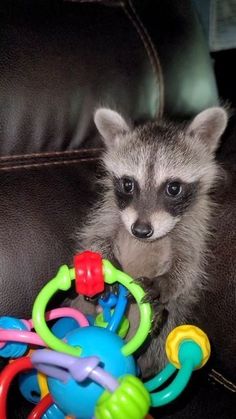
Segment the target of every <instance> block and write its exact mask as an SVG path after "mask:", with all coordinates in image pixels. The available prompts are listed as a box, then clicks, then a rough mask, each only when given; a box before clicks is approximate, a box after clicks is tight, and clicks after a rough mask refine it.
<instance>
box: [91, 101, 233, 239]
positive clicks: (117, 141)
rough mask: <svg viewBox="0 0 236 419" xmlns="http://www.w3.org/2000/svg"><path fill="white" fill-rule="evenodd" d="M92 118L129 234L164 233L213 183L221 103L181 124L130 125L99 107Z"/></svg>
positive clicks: (222, 122)
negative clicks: (101, 139) (184, 124)
mask: <svg viewBox="0 0 236 419" xmlns="http://www.w3.org/2000/svg"><path fill="white" fill-rule="evenodd" d="M95 123H96V125H97V127H98V130H99V131H100V133H101V134H102V136H103V139H104V142H105V143H106V145H107V151H106V153H105V155H104V163H105V166H106V169H107V171H108V173H109V175H110V180H111V182H112V186H113V191H114V196H115V199H116V203H117V207H118V209H119V212H120V217H121V220H122V221H123V223H124V225H125V227H126V229H127V230H128V232H129V233H130V234H131V235H133V236H134V237H136V238H138V239H141V240H148V241H152V240H156V239H159V238H161V237H163V236H165V235H167V234H168V233H169V232H170V231H172V230H173V228H174V227H175V225H176V224H177V223H178V222H179V221H180V220H181V218H182V217H183V216H184V215H185V214H186V213H189V212H190V211H191V209H192V208H193V207H194V205H196V204H197V203H198V202H199V200H200V199H201V197H203V196H205V194H206V193H207V192H208V191H209V189H210V188H211V186H212V184H213V183H214V180H215V178H216V176H217V165H216V163H215V161H214V152H215V150H216V148H217V146H218V142H219V139H220V136H221V134H222V133H223V131H224V129H225V127H226V124H227V114H226V112H225V111H224V110H223V109H222V108H210V109H207V110H206V111H203V112H201V113H200V114H199V115H197V116H196V117H195V118H194V120H193V121H192V122H191V123H190V124H189V125H188V126H185V127H183V126H178V125H177V124H170V123H169V124H164V123H163V124H162V125H161V124H158V123H148V124H146V125H144V126H142V127H138V128H136V129H134V130H131V129H130V128H129V127H128V125H127V124H126V122H125V121H124V119H123V118H122V117H121V116H120V115H119V114H117V113H116V112H114V111H111V110H109V109H99V110H98V111H97V112H96V114H95Z"/></svg>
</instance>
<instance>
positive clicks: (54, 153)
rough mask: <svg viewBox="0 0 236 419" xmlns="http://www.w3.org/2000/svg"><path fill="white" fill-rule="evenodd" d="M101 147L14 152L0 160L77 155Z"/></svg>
mask: <svg viewBox="0 0 236 419" xmlns="http://www.w3.org/2000/svg"><path fill="white" fill-rule="evenodd" d="M102 150H103V149H102V148H83V149H80V150H65V151H49V152H42V153H31V154H15V155H13V156H11V155H7V156H0V162H1V161H5V160H18V159H31V158H34V157H40V158H44V157H54V156H55V157H58V156H59V157H60V156H62V157H63V156H64V155H65V156H67V155H69V154H71V155H79V154H85V153H100V152H101V151H102Z"/></svg>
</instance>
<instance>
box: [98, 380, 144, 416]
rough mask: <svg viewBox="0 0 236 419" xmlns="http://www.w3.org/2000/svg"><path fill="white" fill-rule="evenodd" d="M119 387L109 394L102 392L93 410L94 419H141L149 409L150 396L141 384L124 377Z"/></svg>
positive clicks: (138, 381)
mask: <svg viewBox="0 0 236 419" xmlns="http://www.w3.org/2000/svg"><path fill="white" fill-rule="evenodd" d="M119 382H120V386H119V387H118V388H117V389H116V390H115V391H114V393H110V392H108V391H104V393H103V394H102V395H101V397H100V399H99V400H98V402H97V406H96V408H95V417H96V419H124V418H125V419H143V418H144V417H145V415H146V414H147V413H148V410H149V407H150V403H151V402H150V396H149V393H148V391H147V390H146V388H145V387H144V385H143V383H142V382H141V381H140V380H139V379H138V378H136V377H134V376H131V375H126V376H124V377H123V378H121V379H120V380H119Z"/></svg>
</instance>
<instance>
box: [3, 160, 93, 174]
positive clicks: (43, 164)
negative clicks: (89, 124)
mask: <svg viewBox="0 0 236 419" xmlns="http://www.w3.org/2000/svg"><path fill="white" fill-rule="evenodd" d="M98 160H99V157H90V158H85V159H77V160H61V161H54V162H46V163H32V164H22V165H18V166H6V167H0V171H10V170H17V169H34V168H37V167H46V166H59V165H69V164H80V163H84V162H91V161H98Z"/></svg>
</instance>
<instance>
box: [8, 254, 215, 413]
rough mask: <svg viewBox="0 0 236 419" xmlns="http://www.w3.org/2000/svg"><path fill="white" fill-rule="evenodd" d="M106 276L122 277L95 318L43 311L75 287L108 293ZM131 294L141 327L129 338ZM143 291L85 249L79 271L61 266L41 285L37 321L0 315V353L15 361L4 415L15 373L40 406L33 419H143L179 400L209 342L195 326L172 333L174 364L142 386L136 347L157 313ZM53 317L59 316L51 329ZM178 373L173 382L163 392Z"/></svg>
mask: <svg viewBox="0 0 236 419" xmlns="http://www.w3.org/2000/svg"><path fill="white" fill-rule="evenodd" d="M104 281H105V283H106V284H109V285H113V284H115V283H116V282H117V283H118V284H119V287H118V292H110V293H109V294H105V296H102V297H100V298H99V300H98V303H99V306H100V307H101V308H102V312H101V313H99V314H98V316H97V317H96V318H93V317H91V316H87V317H86V316H85V315H84V314H82V313H80V312H79V311H78V310H77V309H74V308H59V309H55V310H52V311H49V312H46V309H47V305H48V303H49V301H50V300H51V299H52V297H53V296H54V295H55V293H57V292H58V291H68V290H69V289H70V288H71V286H72V285H73V284H75V289H76V291H77V293H79V294H83V295H85V296H89V297H93V296H94V295H97V294H100V293H102V292H103V291H104ZM128 293H131V294H132V295H133V297H134V298H135V300H136V302H137V304H138V307H139V311H140V324H139V326H138V329H137V330H136V333H135V335H134V336H133V337H132V338H131V339H130V340H128V341H125V340H124V339H125V336H126V334H127V331H128V329H129V321H128V319H127V318H126V317H125V311H126V307H127V295H128ZM144 295H145V293H144V291H143V290H142V288H141V287H140V286H139V285H137V284H136V283H134V281H133V279H132V278H130V277H129V276H128V275H127V274H125V273H124V272H121V271H119V270H118V269H116V268H114V267H113V266H112V264H111V263H110V262H109V261H107V260H102V258H101V256H100V255H98V254H96V253H92V252H89V251H87V252H84V253H81V254H79V255H76V256H75V258H74V268H69V267H68V266H65V265H64V266H62V267H61V268H60V269H59V271H58V273H57V275H56V276H55V278H53V279H52V280H50V281H49V282H48V283H47V284H46V285H45V286H44V288H43V289H42V290H41V292H40V293H39V294H38V296H37V298H36V300H35V303H34V306H33V313H32V320H19V319H15V318H11V317H1V318H0V356H2V357H5V358H9V359H10V362H9V364H8V365H7V366H6V367H5V369H4V370H3V371H2V373H1V374H0V418H1V419H6V418H7V414H6V402H7V394H8V391H9V387H10V384H11V382H12V380H13V378H14V377H15V376H16V375H17V374H19V386H20V391H21V393H22V394H23V396H24V397H25V398H26V399H27V400H28V401H30V402H32V403H35V404H36V406H35V408H34V409H33V410H32V412H31V414H30V415H29V417H28V418H29V419H37V418H43V419H50V418H53V419H54V418H55V419H63V418H75V419H89V418H96V419H124V418H126V419H142V418H145V417H150V416H147V415H148V411H149V409H150V407H158V406H163V405H165V404H167V403H170V402H171V401H172V400H174V399H175V398H176V397H178V396H179V394H180V393H181V392H182V391H183V390H184V388H185V387H186V385H187V384H188V382H189V380H190V377H191V374H192V372H193V371H194V370H195V369H198V368H201V367H202V366H203V365H204V364H205V363H206V362H207V360H208V358H209V356H210V344H209V340H208V338H207V336H206V335H205V333H204V332H202V331H201V330H200V329H199V328H197V327H195V326H192V325H181V326H179V327H177V328H176V329H174V330H172V332H171V333H170V334H169V336H168V338H167V341H166V353H167V357H168V360H169V363H168V364H167V365H166V367H165V368H164V369H163V370H162V371H161V372H160V373H159V374H157V375H156V376H155V377H154V378H152V379H151V380H149V381H147V382H145V383H143V382H142V381H141V379H140V378H138V375H139V371H138V367H137V364H136V361H135V352H136V351H137V349H139V348H140V347H141V345H142V344H143V343H144V341H145V340H146V338H147V336H148V334H149V331H150V329H151V320H152V310H151V306H150V305H149V304H148V303H143V302H142V300H143V297H144ZM55 319H59V320H57V321H56V322H54V324H53V325H51V326H50V322H51V321H52V320H54V321H55ZM33 329H34V330H35V331H33ZM23 355H24V356H23ZM22 356H23V357H22ZM176 370H178V372H177V374H175V375H174V378H173V379H172V381H171V382H170V383H169V384H168V385H167V386H166V387H165V388H163V389H162V390H159V391H158V389H159V388H160V387H163V384H165V383H166V382H167V381H168V382H169V381H170V379H171V377H172V375H173V374H174V373H175V372H176Z"/></svg>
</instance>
